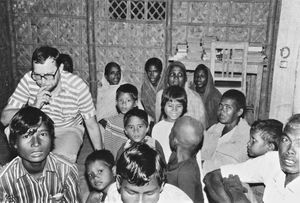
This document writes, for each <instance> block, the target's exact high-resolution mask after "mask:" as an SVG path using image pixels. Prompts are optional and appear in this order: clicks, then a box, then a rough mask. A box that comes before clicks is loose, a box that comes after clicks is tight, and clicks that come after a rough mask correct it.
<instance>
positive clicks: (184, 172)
mask: <svg viewBox="0 0 300 203" xmlns="http://www.w3.org/2000/svg"><path fill="white" fill-rule="evenodd" d="M203 131H204V128H203V126H202V125H201V123H200V122H199V121H197V120H196V119H194V118H192V117H190V116H183V117H181V118H178V119H177V120H176V121H175V124H174V126H173V128H172V131H171V133H170V137H169V139H170V147H171V149H172V154H171V157H170V160H169V163H168V166H167V182H168V183H170V184H172V185H174V186H176V187H179V188H180V189H182V190H183V191H184V192H185V193H186V194H187V195H188V196H189V197H190V198H191V199H192V200H193V202H194V203H202V202H204V198H203V193H202V184H201V174H200V167H199V165H198V163H197V160H196V155H197V153H198V152H199V150H200V149H201V147H202V141H203Z"/></svg>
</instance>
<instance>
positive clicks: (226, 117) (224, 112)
mask: <svg viewBox="0 0 300 203" xmlns="http://www.w3.org/2000/svg"><path fill="white" fill-rule="evenodd" d="M242 113H243V110H242V109H238V108H237V105H236V101H235V100H233V99H230V98H222V100H221V102H220V104H219V109H218V112H217V114H218V119H219V122H220V123H222V124H232V123H233V122H234V121H236V120H237V119H238V118H239V117H240V116H241V115H242Z"/></svg>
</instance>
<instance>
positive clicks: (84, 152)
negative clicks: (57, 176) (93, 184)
mask: <svg viewBox="0 0 300 203" xmlns="http://www.w3.org/2000/svg"><path fill="white" fill-rule="evenodd" d="M92 151H93V148H92V145H91V142H90V139H89V137H88V136H87V135H85V136H84V139H83V145H82V147H81V150H80V152H79V156H78V159H77V164H78V170H79V184H80V190H81V194H82V200H83V202H85V200H86V198H87V196H88V194H89V190H88V185H87V182H86V179H85V177H84V170H85V169H84V162H85V158H86V157H87V156H88V155H89V154H90V153H91V152H92Z"/></svg>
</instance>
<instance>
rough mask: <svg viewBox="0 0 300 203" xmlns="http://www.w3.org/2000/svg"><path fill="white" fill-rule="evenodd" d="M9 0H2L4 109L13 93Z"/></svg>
mask: <svg viewBox="0 0 300 203" xmlns="http://www.w3.org/2000/svg"><path fill="white" fill-rule="evenodd" d="M8 1H9V0H0V13H1V15H0V98H1V99H0V108H1V109H2V108H3V107H4V106H5V104H6V102H7V98H8V97H9V96H10V94H11V89H12V88H11V87H12V86H13V85H12V83H11V81H12V72H11V67H12V60H11V50H10V34H9V19H8V16H9V15H8Z"/></svg>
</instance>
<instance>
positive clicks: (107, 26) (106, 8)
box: [95, 0, 166, 87]
mask: <svg viewBox="0 0 300 203" xmlns="http://www.w3.org/2000/svg"><path fill="white" fill-rule="evenodd" d="M165 18H166V2H165V1H162V0H155V1H120V0H97V1H96V4H95V38H96V64H97V78H98V79H99V80H101V78H102V76H103V71H104V67H105V65H106V64H107V63H108V62H111V61H115V62H117V63H119V64H120V65H121V68H122V70H123V73H124V75H123V76H124V80H125V81H127V82H131V83H133V84H135V85H136V86H137V87H140V86H141V84H142V82H143V76H144V75H143V73H144V64H145V62H146V60H147V59H149V58H151V57H158V58H160V59H161V60H162V61H164V55H165V40H166V39H165Z"/></svg>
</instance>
